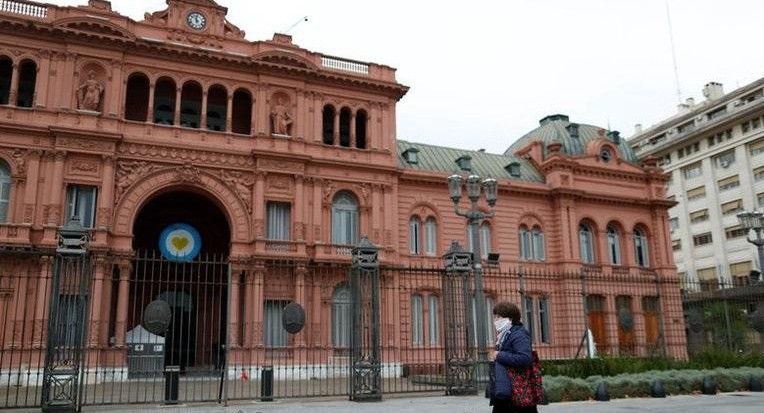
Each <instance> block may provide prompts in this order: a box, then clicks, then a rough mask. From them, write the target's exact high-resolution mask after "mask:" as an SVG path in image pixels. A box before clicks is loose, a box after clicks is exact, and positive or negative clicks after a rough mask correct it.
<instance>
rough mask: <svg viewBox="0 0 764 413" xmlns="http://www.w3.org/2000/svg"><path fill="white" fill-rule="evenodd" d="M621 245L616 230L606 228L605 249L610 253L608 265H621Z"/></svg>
mask: <svg viewBox="0 0 764 413" xmlns="http://www.w3.org/2000/svg"><path fill="white" fill-rule="evenodd" d="M620 244H621V243H620V242H619V234H618V230H616V229H615V228H613V227H608V228H607V247H608V252H609V253H610V263H611V264H613V265H620V264H621V245H620Z"/></svg>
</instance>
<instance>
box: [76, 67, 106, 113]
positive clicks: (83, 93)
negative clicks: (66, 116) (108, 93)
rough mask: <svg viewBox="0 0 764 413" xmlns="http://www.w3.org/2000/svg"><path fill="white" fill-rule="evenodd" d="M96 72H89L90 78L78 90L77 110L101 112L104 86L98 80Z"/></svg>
mask: <svg viewBox="0 0 764 413" xmlns="http://www.w3.org/2000/svg"><path fill="white" fill-rule="evenodd" d="M95 77H96V74H95V72H94V71H92V70H90V71H88V78H87V80H85V81H84V82H82V84H81V85H80V87H78V88H77V109H80V110H89V111H93V112H100V110H99V108H100V107H101V93H103V86H102V85H101V83H100V82H98V80H96V78H95Z"/></svg>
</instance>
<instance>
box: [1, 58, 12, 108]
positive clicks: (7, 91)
mask: <svg viewBox="0 0 764 413" xmlns="http://www.w3.org/2000/svg"><path fill="white" fill-rule="evenodd" d="M12 77H13V61H11V59H9V58H7V57H6V56H2V57H0V105H7V104H8V100H9V98H10V95H11V80H12V79H11V78H12Z"/></svg>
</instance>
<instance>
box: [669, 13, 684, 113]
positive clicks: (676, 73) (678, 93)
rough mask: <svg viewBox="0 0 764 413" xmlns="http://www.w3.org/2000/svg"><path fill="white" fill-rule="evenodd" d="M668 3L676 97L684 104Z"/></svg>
mask: <svg viewBox="0 0 764 413" xmlns="http://www.w3.org/2000/svg"><path fill="white" fill-rule="evenodd" d="M665 3H666V18H667V19H668V29H669V40H670V41H671V59H672V60H673V62H674V82H676V98H677V99H678V100H679V104H682V88H681V86H680V84H679V66H678V65H677V64H676V48H675V47H674V27H673V26H672V24H671V9H669V3H668V0H665Z"/></svg>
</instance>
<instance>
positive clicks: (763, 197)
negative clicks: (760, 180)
mask: <svg viewBox="0 0 764 413" xmlns="http://www.w3.org/2000/svg"><path fill="white" fill-rule="evenodd" d="M756 202H757V203H758V204H759V206H760V207H764V192H761V193H759V194H756Z"/></svg>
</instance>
